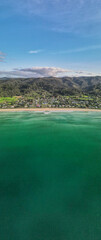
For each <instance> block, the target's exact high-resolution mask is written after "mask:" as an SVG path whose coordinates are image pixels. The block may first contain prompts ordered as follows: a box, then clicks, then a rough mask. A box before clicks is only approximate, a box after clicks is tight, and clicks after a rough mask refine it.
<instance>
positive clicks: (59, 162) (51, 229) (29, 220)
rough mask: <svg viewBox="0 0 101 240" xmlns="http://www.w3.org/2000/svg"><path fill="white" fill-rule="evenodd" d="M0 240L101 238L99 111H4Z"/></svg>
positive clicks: (0, 127) (0, 129) (1, 120)
mask: <svg viewBox="0 0 101 240" xmlns="http://www.w3.org/2000/svg"><path fill="white" fill-rule="evenodd" d="M0 240H101V113H80V112H77V113H74V112H70V113H49V114H47V115H46V114H44V113H0Z"/></svg>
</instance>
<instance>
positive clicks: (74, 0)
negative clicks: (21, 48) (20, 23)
mask: <svg viewBox="0 0 101 240" xmlns="http://www.w3.org/2000/svg"><path fill="white" fill-rule="evenodd" d="M0 5H1V6H8V7H10V11H12V12H15V13H16V14H23V15H26V16H33V15H36V16H40V17H42V18H43V19H48V21H50V23H51V26H50V27H51V29H53V30H54V31H67V32H71V31H75V32H79V31H87V29H88V28H89V27H90V28H89V31H92V26H93V28H95V30H96V31H97V30H99V29H98V28H99V27H100V23H101V1H100V0H17V1H15V0H1V2H0ZM95 24H97V25H95Z"/></svg>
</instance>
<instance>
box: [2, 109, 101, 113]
mask: <svg viewBox="0 0 101 240" xmlns="http://www.w3.org/2000/svg"><path fill="white" fill-rule="evenodd" d="M28 111H31V112H71V111H73V112H74V111H75V112H101V109H88V108H10V109H0V112H28Z"/></svg>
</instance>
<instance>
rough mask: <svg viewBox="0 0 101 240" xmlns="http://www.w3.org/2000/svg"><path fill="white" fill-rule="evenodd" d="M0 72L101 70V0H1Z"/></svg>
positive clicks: (72, 73) (40, 73) (77, 73)
mask: <svg viewBox="0 0 101 240" xmlns="http://www.w3.org/2000/svg"><path fill="white" fill-rule="evenodd" d="M0 33H1V34H0V77H2V76H4V77H48V76H92V75H94V76H95V75H101V0H17V1H16V0H0Z"/></svg>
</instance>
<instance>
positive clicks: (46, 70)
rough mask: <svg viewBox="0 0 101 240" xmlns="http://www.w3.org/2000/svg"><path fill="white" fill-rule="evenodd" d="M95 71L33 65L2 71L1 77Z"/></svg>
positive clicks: (79, 74) (71, 74)
mask: <svg viewBox="0 0 101 240" xmlns="http://www.w3.org/2000/svg"><path fill="white" fill-rule="evenodd" d="M94 75H96V74H94V73H88V72H85V71H74V70H70V69H64V68H56V67H32V68H20V69H18V68H17V69H14V70H11V71H0V77H22V78H30V77H35V78H37V77H50V76H52V77H63V76H94Z"/></svg>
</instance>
